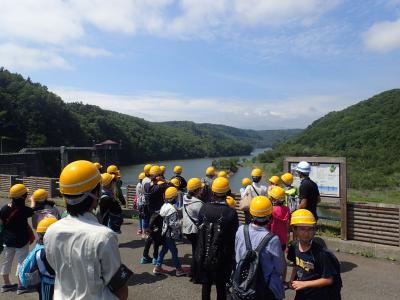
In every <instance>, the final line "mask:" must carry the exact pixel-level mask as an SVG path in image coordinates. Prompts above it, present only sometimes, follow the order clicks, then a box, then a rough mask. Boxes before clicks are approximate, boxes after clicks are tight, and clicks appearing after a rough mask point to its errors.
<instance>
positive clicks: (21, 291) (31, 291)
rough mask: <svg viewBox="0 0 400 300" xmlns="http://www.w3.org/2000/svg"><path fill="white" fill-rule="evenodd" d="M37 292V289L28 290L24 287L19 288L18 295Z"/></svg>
mask: <svg viewBox="0 0 400 300" xmlns="http://www.w3.org/2000/svg"><path fill="white" fill-rule="evenodd" d="M33 292H36V289H35V288H26V287H23V286H19V287H18V288H17V295H21V294H26V293H33Z"/></svg>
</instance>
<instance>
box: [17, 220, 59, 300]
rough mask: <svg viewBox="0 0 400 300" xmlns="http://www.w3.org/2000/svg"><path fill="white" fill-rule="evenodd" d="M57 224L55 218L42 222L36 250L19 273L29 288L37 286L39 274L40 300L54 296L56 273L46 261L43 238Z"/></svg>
mask: <svg viewBox="0 0 400 300" xmlns="http://www.w3.org/2000/svg"><path fill="white" fill-rule="evenodd" d="M55 222H57V219H56V218H54V217H48V218H44V219H43V220H41V221H40V222H39V223H38V225H37V228H36V233H37V235H38V237H39V239H38V241H37V244H36V246H35V248H33V250H32V251H31V252H30V253H29V255H28V256H27V257H26V259H25V261H24V262H23V264H22V267H21V269H20V272H19V279H20V281H21V284H22V285H23V286H24V287H25V288H28V287H30V286H32V285H33V284H35V283H36V282H32V281H34V280H33V279H34V276H32V275H33V274H34V273H35V272H38V273H39V277H40V285H39V286H38V289H37V291H38V293H39V300H51V299H53V294H54V279H55V272H54V270H53V269H52V268H51V267H50V266H49V263H48V262H47V259H46V252H45V250H44V246H43V238H44V235H45V233H46V231H47V229H48V228H49V227H50V226H51V225H52V224H54V223H55Z"/></svg>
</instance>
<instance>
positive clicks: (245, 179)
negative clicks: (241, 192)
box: [242, 178, 251, 187]
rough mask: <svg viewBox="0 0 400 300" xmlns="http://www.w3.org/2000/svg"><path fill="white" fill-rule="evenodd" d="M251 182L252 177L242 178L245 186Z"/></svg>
mask: <svg viewBox="0 0 400 300" xmlns="http://www.w3.org/2000/svg"><path fill="white" fill-rule="evenodd" d="M250 184H251V180H250V178H243V179H242V185H243V186H244V187H246V186H248V185H250Z"/></svg>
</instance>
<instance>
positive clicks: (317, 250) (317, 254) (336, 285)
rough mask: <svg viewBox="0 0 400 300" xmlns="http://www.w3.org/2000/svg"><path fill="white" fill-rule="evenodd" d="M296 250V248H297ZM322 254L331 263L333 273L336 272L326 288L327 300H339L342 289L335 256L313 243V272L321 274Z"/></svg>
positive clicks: (338, 265) (338, 264)
mask: <svg viewBox="0 0 400 300" xmlns="http://www.w3.org/2000/svg"><path fill="white" fill-rule="evenodd" d="M297 249H298V246H297ZM322 251H323V252H324V253H325V254H326V255H327V256H328V257H329V259H330V261H331V262H332V264H333V266H334V268H335V271H336V275H334V276H333V283H332V284H331V285H330V286H328V289H329V299H327V300H340V299H342V298H341V290H342V287H343V282H342V277H341V276H340V262H339V260H338V259H337V257H336V256H335V254H333V253H332V252H331V251H330V250H329V249H327V248H325V247H323V246H321V245H320V244H318V243H316V242H313V243H312V245H311V253H312V254H313V256H314V259H315V270H316V272H318V273H319V274H321V273H322V270H321V266H322V264H321V252H322Z"/></svg>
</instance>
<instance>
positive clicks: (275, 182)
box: [268, 175, 280, 192]
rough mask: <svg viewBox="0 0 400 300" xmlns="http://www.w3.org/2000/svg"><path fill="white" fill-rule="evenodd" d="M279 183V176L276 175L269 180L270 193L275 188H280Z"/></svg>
mask: <svg viewBox="0 0 400 300" xmlns="http://www.w3.org/2000/svg"><path fill="white" fill-rule="evenodd" d="M279 181H280V179H279V176H276V175H274V176H271V177H270V178H269V179H268V192H269V191H270V190H272V189H273V188H274V187H276V186H278V185H279Z"/></svg>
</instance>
